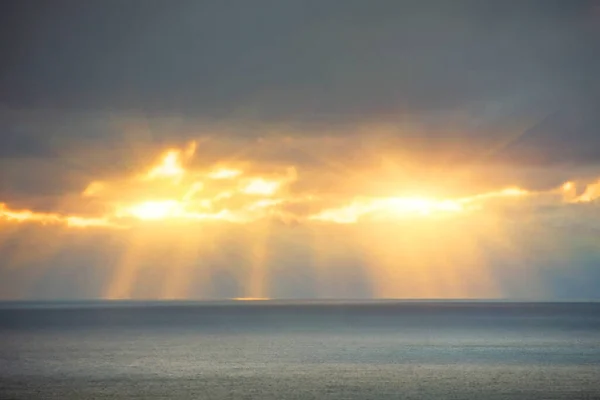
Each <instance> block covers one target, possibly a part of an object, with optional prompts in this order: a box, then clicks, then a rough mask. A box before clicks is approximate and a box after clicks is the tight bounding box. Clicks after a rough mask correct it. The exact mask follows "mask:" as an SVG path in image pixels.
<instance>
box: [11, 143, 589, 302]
mask: <svg viewBox="0 0 600 400" xmlns="http://www.w3.org/2000/svg"><path fill="white" fill-rule="evenodd" d="M195 151H196V144H195V142H192V143H190V144H189V145H187V146H186V147H183V148H181V149H167V150H166V151H165V152H164V153H162V154H161V155H159V157H158V158H157V162H156V163H155V164H154V165H150V166H148V165H146V166H142V167H141V168H139V170H137V171H136V172H135V173H133V174H124V175H123V176H120V177H114V178H112V179H107V180H103V181H99V180H94V181H91V182H90V183H89V184H88V185H87V186H85V187H82V188H79V189H78V190H77V191H76V193H75V194H74V195H73V194H69V195H68V196H65V201H64V203H61V204H59V206H60V207H59V208H57V210H58V209H60V210H70V209H72V208H70V207H71V206H73V205H74V206H75V207H74V208H73V210H78V211H79V212H73V213H69V212H58V211H56V212H39V211H35V210H30V209H26V208H24V207H23V208H19V207H18V206H16V207H15V208H11V207H9V205H8V204H6V203H0V228H4V227H13V226H17V227H18V226H19V225H23V224H27V223H33V224H37V225H44V226H47V228H44V229H63V228H64V229H65V231H64V232H67V230H68V232H71V231H72V232H77V233H76V234H74V235H72V237H74V238H81V237H83V236H84V235H83V234H82V233H80V232H83V231H84V230H86V229H94V228H95V229H103V230H107V231H108V230H109V229H112V230H115V233H114V235H122V236H118V237H119V238H120V239H122V241H120V242H122V243H125V245H124V248H125V250H124V253H123V254H121V257H120V258H119V260H117V261H115V263H116V265H115V267H114V276H112V278H111V281H110V283H109V284H108V285H107V286H106V288H105V290H104V292H103V295H104V296H105V297H108V298H119V299H124V298H131V297H132V296H134V293H135V290H136V288H137V287H138V286H137V285H138V283H137V281H138V279H139V278H140V276H141V275H142V274H144V273H145V272H144V266H145V265H153V263H155V262H157V261H156V260H162V261H161V262H162V263H163V264H164V265H169V269H168V271H167V273H166V274H165V276H164V277H159V278H156V279H157V282H154V283H155V284H156V286H157V287H160V295H159V296H160V297H161V298H168V299H176V298H186V296H187V295H188V293H189V291H190V290H191V288H192V287H193V285H192V282H191V281H190V276H192V275H193V276H201V279H202V282H207V283H206V287H207V288H206V290H209V289H210V288H209V286H210V278H211V277H210V273H211V272H210V271H211V269H210V267H208V266H207V265H210V262H209V261H206V262H205V260H211V258H210V257H214V255H215V254H220V253H219V249H221V248H227V249H228V250H227V251H228V252H229V251H230V253H231V254H229V253H228V254H227V257H231V259H230V258H227V257H224V258H222V259H220V258H215V259H214V260H213V261H214V263H216V264H219V263H229V262H231V263H233V264H235V265H236V268H237V269H236V270H235V271H234V272H232V273H236V274H239V275H240V276H239V277H238V278H239V279H240V281H242V282H244V286H243V288H240V292H239V294H240V295H242V296H243V297H238V298H235V299H234V300H240V301H255V300H268V299H269V298H270V297H269V296H273V297H276V295H277V294H276V293H273V289H272V287H271V283H270V281H269V279H270V277H271V275H272V274H273V273H274V270H275V269H274V265H279V263H281V257H283V256H287V255H288V254H293V255H294V257H297V258H298V259H299V260H300V261H299V262H298V265H299V266H298V268H301V267H300V265H302V266H303V265H304V261H306V264H307V265H308V264H310V265H312V266H313V267H314V271H313V272H314V274H315V276H317V278H316V279H317V280H319V281H327V280H330V281H331V282H336V285H338V281H339V280H340V276H348V275H347V271H345V270H344V268H350V267H351V266H352V262H347V260H356V259H360V260H362V261H361V262H363V261H364V265H365V267H364V270H360V271H355V272H356V274H358V275H357V276H359V277H360V279H364V280H366V281H369V282H370V284H372V288H371V289H372V291H373V295H374V296H375V297H382V298H387V297H389V298H393V297H412V298H426V297H468V296H475V297H476V296H482V297H483V296H485V297H493V296H500V295H501V293H500V292H499V290H498V288H497V287H496V285H495V283H496V282H495V281H494V279H493V277H492V276H491V275H490V274H489V272H488V271H487V269H486V268H487V267H488V266H489V265H490V260H488V259H486V253H485V252H484V251H483V250H482V249H484V248H493V249H497V252H498V253H499V254H502V255H503V257H504V258H506V260H505V261H506V263H507V265H511V263H512V262H513V261H514V260H515V259H520V258H522V255H521V254H519V252H518V250H517V249H518V247H517V246H516V245H515V244H514V243H513V242H512V236H511V235H514V232H513V231H510V226H509V224H507V223H506V212H507V211H506V210H507V208H505V207H502V205H504V204H508V205H511V206H512V205H518V204H526V205H527V204H534V202H533V201H530V200H536V201H537V200H538V199H543V201H544V202H546V201H550V202H555V203H551V204H556V205H560V204H570V207H576V204H577V203H591V202H594V201H597V200H598V199H600V181H596V182H592V183H588V184H587V186H586V187H585V189H584V190H583V192H582V194H581V195H579V196H577V185H581V186H580V187H582V188H583V186H582V185H583V183H580V182H578V183H577V185H576V184H575V183H574V181H568V182H565V183H564V184H562V185H561V186H556V187H554V188H553V189H551V190H546V191H529V190H527V189H524V188H519V187H506V188H503V189H502V188H500V189H497V190H491V191H488V192H473V191H471V192H470V191H469V190H468V189H469V188H468V187H464V188H459V189H461V190H463V193H466V194H465V195H463V196H462V197H461V196H454V197H450V196H444V195H443V193H442V189H441V188H440V189H439V192H436V193H442V194H440V195H439V196H437V197H434V196H431V197H425V196H422V194H421V193H419V192H418V191H415V192H413V193H412V195H408V196H404V195H399V194H398V193H405V192H404V191H405V190H406V187H403V185H402V184H400V183H398V181H396V180H395V179H394V178H395V177H391V178H389V181H386V184H388V185H389V187H392V188H393V190H394V191H395V192H394V193H392V194H391V195H389V193H388V192H370V191H369V188H368V180H369V179H370V178H371V177H373V179H374V180H376V178H379V177H378V176H377V175H375V174H374V173H373V174H372V175H368V177H367V179H365V181H362V180H356V183H355V181H352V183H351V185H348V186H346V187H343V188H342V189H339V187H334V186H333V185H332V186H333V187H331V188H330V187H328V186H327V185H324V184H322V183H321V185H320V186H319V182H313V181H311V180H310V179H309V180H307V179H305V177H304V176H302V177H301V179H300V180H299V182H297V180H298V179H299V178H298V174H297V171H296V168H295V167H289V166H283V165H275V166H272V165H271V166H269V168H267V167H266V166H265V165H258V166H254V165H251V164H249V163H244V161H243V160H236V161H235V164H234V165H235V166H236V167H239V166H240V165H244V168H241V167H239V169H238V168H230V167H229V166H228V165H231V164H227V163H225V161H223V160H219V161H217V162H215V163H213V164H211V165H204V166H203V167H194V164H193V163H192V162H191V161H192V160H191V157H193V156H194V154H195ZM257 171H262V172H261V173H259V172H257ZM335 179H338V178H337V177H335ZM365 182H366V183H365ZM295 183H298V184H297V185H296V184H295ZM338 189H339V190H338ZM396 190H397V191H396ZM368 193H386V194H387V195H367V194H368ZM77 202H81V204H79V203H77ZM535 204H537V203H535ZM544 204H546V203H544ZM582 207H587V206H582ZM81 210H85V212H82V211H81ZM94 210H95V211H96V212H97V214H93V211H94ZM511 210H512V208H511ZM16 229H17V228H16ZM236 229H239V232H238V233H237V235H238V236H235V237H234V235H233V234H232V233H231V232H236ZM61 232H63V231H61ZM240 232H242V233H240ZM199 233H201V235H200V234H199ZM199 237H201V238H202V240H200V239H199ZM42 241H47V242H49V243H52V246H48V249H49V250H47V252H51V251H54V250H55V249H58V247H59V244H58V243H59V240H58V239H56V240H54V238H53V237H52V235H47V232H46V233H45V236H44V238H43V239H41V240H39V241H38V242H40V243H41V242H42ZM223 243H227V245H226V246H225V245H224V244H223ZM0 244H1V243H0ZM33 245H36V246H37V244H35V243H34V244H31V245H29V246H27V247H26V248H24V250H22V252H21V253H20V254H19V257H15V259H18V260H28V259H31V257H32V255H31V254H30V253H31V248H32V246H33ZM302 246H305V247H306V248H308V250H306V249H304V250H303V251H304V252H306V253H307V254H304V253H302V251H300V250H299V248H301V247H302ZM432 246H435V251H432V250H431V248H432ZM36 251H37V250H36ZM56 251H58V250H56ZM278 251H279V252H282V253H284V255H283V256H282V255H281V254H278ZM39 254H46V253H42V252H40V253H39ZM161 257H162V258H161ZM303 257H305V258H303ZM353 257H354V258H353ZM199 260H200V261H202V262H200V263H199ZM231 260H234V261H231ZM238 263H239V268H238V267H237V265H238ZM199 264H200V265H199ZM512 264H514V263H512ZM340 265H341V266H340ZM338 266H339V267H338ZM336 268H339V270H337V269H336ZM344 271H345V272H344ZM360 274H362V275H360ZM363 275H364V276H363ZM153 279H154V278H153ZM161 279H162V281H159V280H161ZM343 285H344V282H341V281H340V282H339V295H340V296H341V295H345V294H346V293H350V294H352V293H353V292H352V290H354V289H353V286H352V284H348V285H347V287H343ZM317 286H318V285H317V284H315V287H317ZM330 286H331V285H330ZM532 290H534V289H532Z"/></svg>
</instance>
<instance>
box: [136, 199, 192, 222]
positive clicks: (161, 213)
mask: <svg viewBox="0 0 600 400" xmlns="http://www.w3.org/2000/svg"><path fill="white" fill-rule="evenodd" d="M181 211H182V210H181V205H180V204H179V203H178V202H177V201H175V200H160V201H145V202H143V203H140V204H137V205H135V206H133V207H130V208H129V209H128V210H127V212H128V213H129V214H131V215H133V216H135V217H137V218H139V219H143V220H158V219H165V218H168V217H174V216H176V215H178V214H181Z"/></svg>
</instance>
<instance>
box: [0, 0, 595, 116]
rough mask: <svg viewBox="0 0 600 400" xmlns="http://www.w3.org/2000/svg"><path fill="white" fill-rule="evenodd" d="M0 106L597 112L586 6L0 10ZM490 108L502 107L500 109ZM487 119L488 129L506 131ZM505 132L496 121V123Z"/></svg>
mask: <svg viewBox="0 0 600 400" xmlns="http://www.w3.org/2000/svg"><path fill="white" fill-rule="evenodd" d="M2 8H3V12H2V13H0V14H2V15H3V19H4V20H3V21H2V22H3V23H2V25H3V26H4V28H3V29H4V32H3V34H2V36H3V37H4V40H3V44H2V51H3V57H2V59H3V62H2V74H1V77H0V85H1V86H0V87H1V89H2V95H1V96H2V97H1V101H2V103H4V105H6V106H9V107H24V108H30V107H41V108H53V109H81V108H83V109H87V110H89V109H110V110H118V111H143V112H149V113H160V114H168V113H179V114H183V115H192V116H204V117H215V118H230V117H251V118H259V119H275V120H280V119H282V120H295V121H299V122H313V123H314V122H315V121H320V120H324V121H335V122H347V121H356V120H363V119H365V118H367V119H368V118H375V117H381V116H384V117H386V118H391V119H396V118H400V117H401V116H402V115H411V116H413V117H415V115H417V117H418V118H422V119H427V118H433V117H434V116H435V115H437V114H440V113H441V114H442V115H443V114H444V113H446V112H453V111H457V110H458V111H461V112H464V111H465V110H469V109H473V107H474V106H476V107H475V108H476V110H474V111H475V112H476V113H477V114H478V115H473V116H470V118H472V119H476V118H480V117H481V115H482V114H485V113H484V110H483V109H484V108H485V109H489V108H496V109H499V108H500V109H510V108H514V106H515V105H517V106H518V107H519V108H520V110H519V111H518V112H519V113H521V114H522V115H525V116H527V115H528V114H530V113H534V112H537V113H540V112H541V113H542V114H543V113H544V112H552V111H555V108H556V107H560V106H562V105H563V104H562V103H563V102H565V101H569V102H571V103H573V102H577V103H583V104H589V103H590V102H593V101H597V100H598V93H599V91H598V83H597V81H598V80H597V79H596V73H595V71H597V70H598V69H600V68H599V58H598V38H599V31H598V29H597V26H596V25H595V24H598V19H594V17H593V15H592V14H593V12H592V11H593V7H592V3H591V2H588V1H571V2H566V1H541V0H539V1H509V2H487V1H452V2H448V1H420V2H417V1H391V0H390V1H383V0H378V1H370V2H365V1H360V0H349V1H326V2H322V1H312V0H311V1H308V0H307V1H286V2H282V1H272V0H261V1H254V2H246V1H237V0H236V1H191V0H187V1H183V0H182V1H177V2H170V1H166V0H165V1H157V0H154V1H145V0H144V1H142V0H133V1H128V2H121V1H115V0H110V1H102V2H101V1H87V2H76V1H67V0H63V1H55V2H33V1H19V2H16V1H14V2H11V1H7V2H3V4H2ZM499 106H500V107H499ZM502 113H503V111H501V112H500V115H497V116H492V117H490V118H488V119H489V122H491V123H495V124H503V123H504V122H505V121H502V118H514V115H502ZM498 119H500V120H498Z"/></svg>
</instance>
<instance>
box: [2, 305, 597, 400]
mask: <svg viewBox="0 0 600 400" xmlns="http://www.w3.org/2000/svg"><path fill="white" fill-rule="evenodd" d="M0 398H1V399H28V400H30V399H44V400H51V399H61V400H63V399H149V400H152V399H277V400H284V399H361V400H366V399H486V400H493V399H569V400H574V399H600V303H506V302H450V303H448V302H391V301H389V302H385V301H384V302H362V303H359V302H345V301H337V302H336V301H333V302H310V301H307V302H276V301H273V302H271V301H267V302H262V301H260V302H204V303H203V302H82V303H72V302H70V303H66V302H65V303H60V302H55V303H26V302H24V303H16V302H13V303H0Z"/></svg>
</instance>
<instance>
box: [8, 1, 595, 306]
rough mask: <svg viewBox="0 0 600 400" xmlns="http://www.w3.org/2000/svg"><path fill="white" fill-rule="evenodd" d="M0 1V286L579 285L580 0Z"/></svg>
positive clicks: (407, 290) (586, 175)
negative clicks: (502, 0)
mask: <svg viewBox="0 0 600 400" xmlns="http://www.w3.org/2000/svg"><path fill="white" fill-rule="evenodd" d="M0 7H2V9H1V10H0V19H1V20H0V26H1V27H2V29H3V30H4V31H3V34H2V35H0V37H2V41H1V43H0V51H1V54H2V57H0V59H1V60H2V61H1V64H0V103H1V104H2V109H1V110H0V227H1V228H2V231H1V232H0V233H1V234H2V237H1V240H0V251H1V252H2V256H3V260H7V261H5V262H4V264H3V266H2V267H1V268H0V275H1V276H0V278H6V279H0V282H5V283H3V284H2V285H3V286H1V287H0V288H1V290H0V294H2V295H3V296H4V297H11V298H14V297H19V296H25V297H27V296H29V297H32V296H33V297H35V296H47V297H54V296H58V295H61V294H62V293H64V292H65V291H67V289H68V288H69V287H71V288H74V289H73V292H72V294H73V296H83V297H85V296H98V297H115V298H120V297H136V296H137V297H144V296H147V297H164V298H173V297H186V296H187V297H211V296H213V297H214V296H217V297H219V296H225V297H269V296H297V297H303V296H305V297H306V296H309V297H310V296H321V297H327V296H333V295H336V296H342V295H343V296H346V295H348V296H349V297H353V296H354V295H356V296H359V295H360V296H375V297H386V296H391V297H397V296H400V297H427V296H433V297H438V296H441V297H444V296H445V297H457V296H458V297H460V296H467V297H478V296H479V297H490V296H491V297H493V296H517V297H518V296H526V295H531V296H534V295H535V296H541V297H544V296H550V297H551V296H552V295H553V293H558V292H560V293H559V294H560V296H567V297H568V295H570V294H577V293H576V292H577V289H576V288H577V287H580V288H584V289H585V290H584V291H583V292H582V293H584V292H585V293H586V295H590V296H592V297H593V296H595V295H596V293H595V292H594V291H593V290H591V289H590V287H589V286H585V284H584V283H585V278H583V277H586V276H587V277H589V279H590V280H594V279H596V278H597V273H596V272H595V270H593V265H595V264H594V263H595V262H596V260H598V259H600V256H599V255H598V254H597V250H595V248H594V246H592V244H591V238H593V237H595V236H594V235H595V232H596V230H597V228H596V225H597V217H596V213H597V207H598V203H597V202H598V187H597V186H598V183H597V182H598V177H599V176H600V169H599V168H600V166H599V165H598V160H600V154H598V151H597V149H599V148H600V142H599V141H598V140H599V139H598V138H599V136H598V135H597V127H598V126H599V124H600V120H599V119H598V116H597V112H596V110H595V108H594V105H595V104H597V103H598V100H599V94H600V86H599V85H598V83H597V82H598V80H597V79H596V78H597V77H596V75H597V73H596V71H597V70H600V64H599V63H600V58H599V56H598V55H599V54H600V48H599V47H598V46H599V45H598V41H597V37H598V36H597V35H598V33H599V32H598V30H597V26H598V24H597V21H595V20H594V18H595V17H594V14H593V13H590V12H589V10H590V7H592V5H591V3H590V2H587V1H577V2H569V3H568V4H566V3H564V2H562V3H558V2H547V1H541V0H540V1H530V2H520V3H512V4H504V3H502V4H500V3H498V4H493V3H489V2H480V1H457V2H445V1H441V0H440V1H425V2H422V1H420V2H416V1H415V2H412V1H407V2H397V1H384V0H381V1H379V0H378V1H372V2H369V3H368V4H367V3H366V2H363V1H359V0H356V1H355V0H349V1H344V2H319V1H312V0H308V1H299V2H293V3H290V2H277V1H268V0H265V1H262V0H261V1H259V2H258V3H257V2H253V3H252V5H250V4H248V3H247V2H244V1H233V2H227V4H225V3H218V2H216V3H199V2H195V1H187V0H184V1H179V2H177V4H171V3H168V2H162V1H150V2H148V1H146V2H136V1H132V2H128V3H127V4H117V3H116V2H115V3H113V2H110V1H109V2H102V3H93V2H90V3H86V4H78V5H77V6H76V7H75V6H73V5H72V4H71V3H70V2H69V1H59V2H57V3H53V4H52V5H35V6H34V7H33V6H31V4H29V3H28V2H19V3H18V4H17V3H15V2H12V3H11V2H5V3H2V5H1V6H0ZM107 27H109V28H107ZM4 33H6V34H4ZM7 39H8V40H7ZM191 142H194V143H196V147H195V148H193V150H192V147H186V146H187V145H188V144H189V143H191ZM567 182H571V185H570V186H568V188H566V189H565V188H564V187H563V184H566V183H567ZM33 248H35V249H36V251H35V252H33V251H31V249H33ZM172 265H177V266H176V267H174V268H171V266H172ZM571 265H576V266H573V267H571ZM570 268H573V271H576V272H573V273H574V274H579V275H580V276H581V277H582V278H581V279H579V278H578V279H572V280H571V281H570V282H572V283H571V284H570V285H571V286H569V287H568V288H567V287H565V288H562V289H561V288H560V287H559V286H560V285H559V284H557V283H556V282H559V281H560V279H563V278H564V277H565V276H567V275H569V271H570ZM59 281H60V282H63V283H62V284H61V283H60V282H59ZM90 281H97V282H98V283H97V284H90V283H89V282H90ZM6 282H8V283H6ZM64 282H68V283H64ZM561 290H562V292H561ZM357 293H358V294H357Z"/></svg>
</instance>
